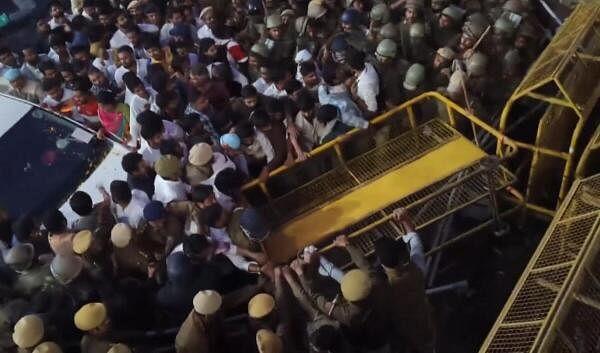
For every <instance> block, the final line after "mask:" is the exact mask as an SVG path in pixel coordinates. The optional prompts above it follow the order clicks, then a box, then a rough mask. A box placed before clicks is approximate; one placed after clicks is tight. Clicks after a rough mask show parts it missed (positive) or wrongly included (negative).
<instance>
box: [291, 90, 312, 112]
mask: <svg viewBox="0 0 600 353" xmlns="http://www.w3.org/2000/svg"><path fill="white" fill-rule="evenodd" d="M315 103H316V102H315V98H314V97H313V96H312V95H311V94H310V93H308V92H306V91H305V92H302V93H300V95H299V96H298V99H297V100H296V105H297V106H298V109H300V110H301V111H303V112H306V111H309V110H313V109H314V108H315Z"/></svg>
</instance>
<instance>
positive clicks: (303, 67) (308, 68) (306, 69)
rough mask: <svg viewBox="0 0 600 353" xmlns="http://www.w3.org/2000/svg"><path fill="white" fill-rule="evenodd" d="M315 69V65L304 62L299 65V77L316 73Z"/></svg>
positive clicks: (310, 62)
mask: <svg viewBox="0 0 600 353" xmlns="http://www.w3.org/2000/svg"><path fill="white" fill-rule="evenodd" d="M316 71H317V68H316V67H315V63H314V62H312V61H305V62H303V63H300V75H302V76H306V75H308V74H310V73H312V72H316Z"/></svg>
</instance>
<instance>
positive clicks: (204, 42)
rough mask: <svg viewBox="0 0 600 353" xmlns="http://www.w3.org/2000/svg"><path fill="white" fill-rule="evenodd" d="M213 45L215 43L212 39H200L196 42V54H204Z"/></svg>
mask: <svg viewBox="0 0 600 353" xmlns="http://www.w3.org/2000/svg"><path fill="white" fill-rule="evenodd" d="M215 44H216V42H215V40H214V39H212V38H209V37H206V38H202V39H200V40H199V41H198V53H200V55H202V54H204V53H205V52H206V51H207V50H208V48H210V47H212V46H213V45H215Z"/></svg>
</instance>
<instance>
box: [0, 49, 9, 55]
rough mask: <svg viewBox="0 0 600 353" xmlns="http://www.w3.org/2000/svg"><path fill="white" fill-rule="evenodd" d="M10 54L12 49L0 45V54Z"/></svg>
mask: <svg viewBox="0 0 600 353" xmlns="http://www.w3.org/2000/svg"><path fill="white" fill-rule="evenodd" d="M7 54H12V51H11V50H10V48H8V47H0V55H7Z"/></svg>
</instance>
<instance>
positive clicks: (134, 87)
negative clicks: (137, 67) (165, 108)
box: [123, 71, 150, 99]
mask: <svg viewBox="0 0 600 353" xmlns="http://www.w3.org/2000/svg"><path fill="white" fill-rule="evenodd" d="M123 82H125V86H126V87H127V89H128V90H129V91H131V92H132V93H133V94H135V95H137V96H139V97H142V98H146V99H147V98H149V96H150V95H149V94H148V91H146V87H145V86H144V83H143V82H142V80H140V78H139V77H137V76H136V74H135V73H133V72H132V71H128V72H126V73H125V74H124V75H123Z"/></svg>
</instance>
